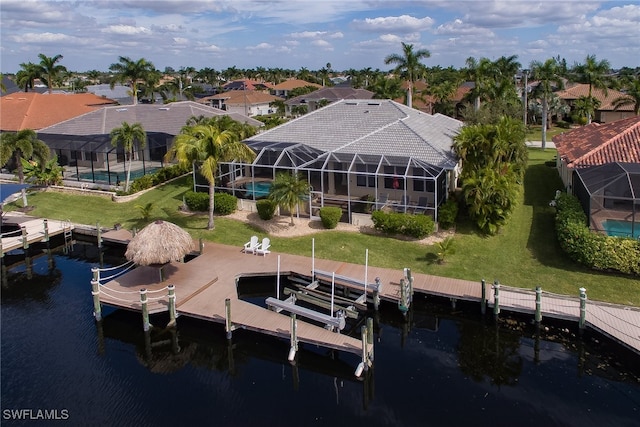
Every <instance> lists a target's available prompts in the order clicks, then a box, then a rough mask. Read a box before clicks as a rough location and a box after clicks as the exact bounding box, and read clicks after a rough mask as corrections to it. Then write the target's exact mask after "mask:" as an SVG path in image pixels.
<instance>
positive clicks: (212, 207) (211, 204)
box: [207, 182, 216, 230]
mask: <svg viewBox="0 0 640 427" xmlns="http://www.w3.org/2000/svg"><path fill="white" fill-rule="evenodd" d="M215 192H216V187H215V183H213V182H211V183H209V222H208V223H207V230H213V229H214V228H215V224H214V223H213V211H214V210H215V197H214V196H215Z"/></svg>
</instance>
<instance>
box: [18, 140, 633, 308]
mask: <svg viewBox="0 0 640 427" xmlns="http://www.w3.org/2000/svg"><path fill="white" fill-rule="evenodd" d="M555 154H556V152H555V150H552V149H547V150H544V151H542V150H540V149H539V148H536V149H531V150H529V165H528V168H527V172H526V175H525V189H526V190H525V191H524V193H523V194H522V195H521V203H520V204H519V205H518V207H517V208H516V210H515V211H514V213H513V216H512V217H511V219H510V221H509V223H508V224H507V226H505V227H504V228H503V229H502V230H501V231H500V233H499V234H498V235H496V236H492V237H486V236H483V235H479V234H478V233H477V232H476V230H475V228H474V227H473V226H472V225H471V224H470V223H469V221H468V220H465V219H462V220H461V222H460V223H459V224H458V226H457V230H456V235H455V243H454V245H455V253H454V254H452V255H450V256H449V257H448V258H447V262H446V263H445V264H438V263H437V262H436V256H435V253H436V252H437V248H436V247H435V246H424V245H420V244H418V243H415V242H407V241H402V240H397V239H394V238H390V237H380V236H370V235H365V234H357V233H348V232H340V231H336V230H330V231H323V232H319V233H316V234H314V235H309V236H304V237H296V238H283V237H277V236H276V237H273V238H272V248H273V250H275V251H278V252H285V253H295V254H299V255H305V256H310V255H311V239H312V238H315V247H316V256H317V257H318V258H327V259H336V260H341V261H345V262H351V263H359V264H364V258H365V249H369V264H370V265H372V266H380V267H388V268H396V269H398V270H400V269H402V268H403V267H410V268H411V269H412V270H413V271H415V272H420V273H427V274H433V275H439V276H448V277H456V278H461V279H468V280H477V281H478V282H480V280H481V279H486V280H487V281H488V282H493V281H494V280H496V279H497V280H499V281H500V283H502V284H505V285H509V286H516V287H522V288H528V289H533V288H535V287H536V286H541V287H542V289H543V290H544V291H549V292H555V293H561V294H569V295H573V296H577V295H578V288H580V287H583V286H584V287H585V288H586V289H587V293H588V296H589V298H591V299H595V300H602V301H609V302H615V303H621V304H628V305H635V306H640V279H638V278H637V277H631V276H623V275H615V274H609V273H603V272H596V271H593V270H589V269H586V268H584V267H582V266H580V265H578V264H576V263H574V262H572V261H571V260H569V259H568V258H567V257H566V256H565V255H564V253H563V252H562V251H561V249H560V247H559V245H558V243H557V241H556V238H555V231H554V209H553V208H551V207H549V201H550V200H551V199H552V198H553V197H554V195H555V191H556V190H557V189H560V188H562V183H561V181H560V179H559V177H558V174H557V172H556V170H555V169H554V168H552V167H549V166H546V165H545V164H544V162H545V161H547V160H550V159H552V158H553V157H554V156H555ZM185 191H187V187H186V180H185V179H181V180H177V181H174V182H172V183H170V184H167V185H165V186H162V187H160V188H158V189H156V190H153V191H150V192H148V193H146V194H144V195H142V196H141V197H140V198H138V199H137V200H135V201H132V202H128V203H121V204H118V203H114V202H111V201H109V200H105V199H101V198H97V197H91V199H90V200H91V201H90V202H88V196H72V195H66V194H61V193H54V192H44V193H38V194H33V195H30V196H29V204H30V205H34V206H35V209H34V210H33V211H32V212H31V214H32V215H35V216H39V217H44V218H52V219H70V220H72V221H73V222H76V223H83V224H95V223H96V222H100V224H101V225H102V226H105V227H112V226H113V224H115V223H121V224H122V226H123V227H125V228H129V229H130V228H133V227H136V228H138V229H140V228H142V227H143V226H144V225H146V224H145V222H144V221H143V220H142V219H141V216H140V213H139V212H138V211H137V210H136V208H135V205H144V204H146V203H149V202H153V203H154V205H155V208H154V211H153V214H152V219H165V220H167V221H171V222H174V223H176V224H178V225H180V226H181V227H183V228H185V229H186V230H188V231H189V232H190V233H191V234H192V235H193V236H194V238H200V237H202V238H203V239H205V240H210V241H215V242H219V243H224V244H229V245H234V246H240V245H242V244H244V243H245V242H246V241H247V239H248V238H249V236H251V235H252V234H255V233H256V232H258V231H259V230H256V229H254V228H253V227H252V226H250V225H248V224H245V223H242V222H239V221H235V220H232V219H228V218H224V217H216V220H215V221H216V222H215V224H216V228H215V230H212V231H207V230H206V224H207V218H206V215H193V216H188V215H184V214H182V213H180V212H179V210H178V207H179V206H180V205H181V204H182V195H183V193H184V192H185ZM18 203H20V202H18ZM260 234H264V233H260ZM399 274H400V273H399Z"/></svg>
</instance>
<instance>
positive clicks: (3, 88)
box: [0, 73, 7, 92]
mask: <svg viewBox="0 0 640 427" xmlns="http://www.w3.org/2000/svg"><path fill="white" fill-rule="evenodd" d="M6 91H7V87H6V86H5V85H4V75H2V73H0V92H6Z"/></svg>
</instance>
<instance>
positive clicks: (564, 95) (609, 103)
mask: <svg viewBox="0 0 640 427" xmlns="http://www.w3.org/2000/svg"><path fill="white" fill-rule="evenodd" d="M556 95H558V97H559V98H560V99H563V100H566V101H574V100H576V99H578V98H580V97H581V96H589V85H588V84H584V83H579V84H576V85H574V86H571V87H569V88H567V89H564V90H560V91H558V92H556ZM591 96H593V97H594V98H596V99H597V100H598V101H600V107H598V110H600V111H613V110H614V108H613V101H614V100H615V99H617V98H621V97H625V96H627V95H626V94H625V93H624V92H620V91H617V90H614V89H607V93H606V95H605V93H604V90H602V89H599V88H595V87H592V88H591ZM616 111H633V105H625V106H622V107H620V108H618V109H617V110H616Z"/></svg>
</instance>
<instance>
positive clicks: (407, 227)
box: [371, 211, 436, 239]
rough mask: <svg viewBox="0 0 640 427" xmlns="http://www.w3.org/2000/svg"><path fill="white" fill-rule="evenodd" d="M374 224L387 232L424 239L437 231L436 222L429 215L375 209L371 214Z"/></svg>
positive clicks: (376, 227) (377, 228)
mask: <svg viewBox="0 0 640 427" xmlns="http://www.w3.org/2000/svg"><path fill="white" fill-rule="evenodd" d="M371 219H372V221H373V226H374V228H375V229H376V230H380V231H382V232H384V233H387V234H404V235H406V236H411V237H415V238H417V239H422V238H424V237H427V236H428V235H430V234H432V233H433V232H434V231H435V228H436V226H435V223H434V222H433V219H432V218H431V217H430V216H428V215H412V214H405V213H395V212H390V213H387V212H383V211H375V212H373V213H372V214H371Z"/></svg>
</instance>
